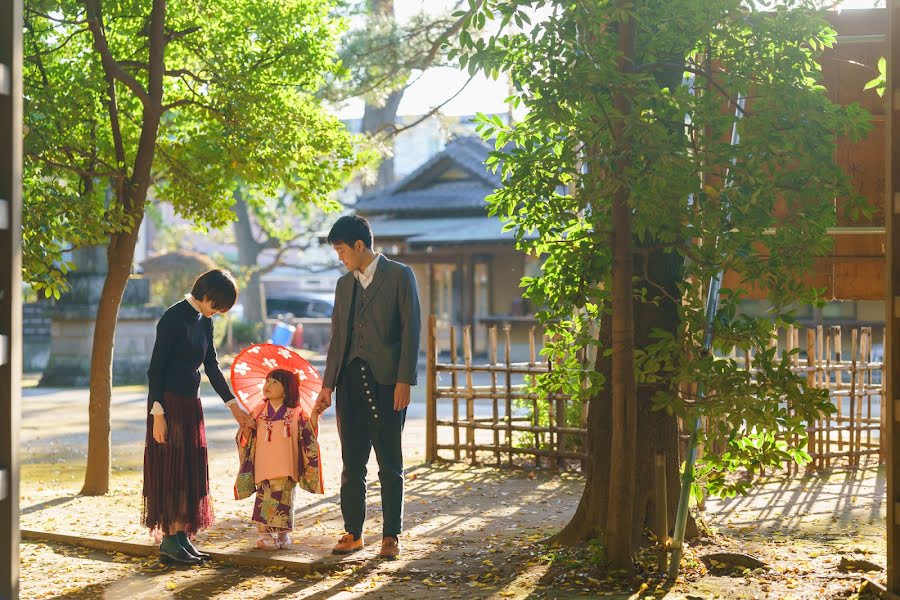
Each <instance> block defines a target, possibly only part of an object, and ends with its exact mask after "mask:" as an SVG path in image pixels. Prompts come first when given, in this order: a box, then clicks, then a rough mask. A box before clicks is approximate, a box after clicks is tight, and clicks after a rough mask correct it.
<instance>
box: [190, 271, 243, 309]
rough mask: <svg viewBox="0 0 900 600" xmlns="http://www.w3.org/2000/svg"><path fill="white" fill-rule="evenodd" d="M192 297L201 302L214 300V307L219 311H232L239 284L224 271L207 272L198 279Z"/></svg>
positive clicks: (192, 290)
mask: <svg viewBox="0 0 900 600" xmlns="http://www.w3.org/2000/svg"><path fill="white" fill-rule="evenodd" d="M191 295H192V296H193V297H194V298H196V299H197V300H200V301H201V302H202V301H203V300H204V299H209V300H212V307H213V308H215V309H218V310H224V311H227V310H230V309H231V307H232V306H234V303H235V302H236V301H237V297H238V287H237V282H236V281H235V280H234V276H233V275H232V274H231V273H229V272H228V271H226V270H224V269H213V270H212V271H207V272H206V273H204V274H203V275H201V276H200V277H198V278H197V281H195V282H194V287H193V288H191Z"/></svg>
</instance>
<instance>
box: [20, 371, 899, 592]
mask: <svg viewBox="0 0 900 600" xmlns="http://www.w3.org/2000/svg"><path fill="white" fill-rule="evenodd" d="M209 397H211V396H209ZM145 402H146V391H145V390H144V389H142V388H139V387H135V388H117V390H116V393H115V396H114V401H113V437H112V444H113V458H114V463H113V477H112V491H111V492H110V493H109V494H107V495H106V496H103V497H99V498H97V497H94V498H87V497H79V496H77V495H76V494H77V492H78V489H79V488H80V485H81V479H82V475H83V469H84V462H85V452H86V432H87V392H86V390H48V389H39V388H33V387H29V388H27V389H26V390H25V393H24V398H23V429H22V433H21V438H22V439H21V442H22V443H21V448H22V462H23V465H22V489H21V506H22V527H23V528H25V529H29V530H42V531H51V532H57V533H71V534H75V535H82V536H96V537H107V538H115V539H119V540H123V541H129V542H137V543H144V544H148V543H151V540H150V538H149V536H148V534H147V532H146V530H144V529H143V528H142V527H141V526H140V524H139V519H140V490H141V458H142V452H143V437H144V415H145V410H146V406H145ZM50 407H52V410H49V411H48V408H50ZM204 410H205V412H206V422H207V434H208V440H209V445H210V457H211V459H210V469H211V471H210V473H211V483H212V495H213V498H214V499H215V510H216V518H217V523H216V525H215V526H214V527H212V528H211V529H210V530H208V531H206V532H203V533H201V534H200V535H199V536H198V540H197V543H198V545H200V546H202V547H204V548H208V549H213V550H216V551H222V552H229V553H232V554H233V555H250V556H256V555H259V554H262V553H261V552H260V551H257V550H254V549H253V533H252V530H251V526H250V525H249V523H248V517H249V513H250V511H251V509H252V499H248V500H244V501H235V500H232V499H231V498H232V497H233V496H232V484H233V480H234V479H233V478H234V474H235V470H236V467H237V464H236V453H235V450H234V444H233V435H234V426H233V422H232V421H231V416H230V415H229V414H228V413H227V412H226V411H225V410H224V408H223V407H222V405H221V403H220V402H219V401H218V400H210V401H208V402H206V401H205V402H204ZM424 436H425V429H424V410H423V408H422V406H421V398H414V406H413V407H412V409H411V411H410V417H409V419H408V421H407V427H406V431H405V434H404V451H405V459H406V465H407V503H406V519H405V524H406V532H405V534H404V537H403V540H402V542H403V550H404V551H403V554H402V557H401V559H400V560H398V561H395V562H384V561H380V560H377V559H376V558H375V554H376V552H377V547H378V543H379V540H380V525H381V521H380V501H379V486H378V481H377V465H376V464H375V461H374V457H373V459H372V461H371V462H370V469H369V480H370V482H371V484H370V489H369V494H370V496H369V500H370V512H369V520H368V522H367V529H366V532H365V535H366V537H367V542H368V547H367V548H366V550H364V551H363V552H361V553H358V554H356V555H354V556H353V557H352V558H351V559H349V560H346V561H344V562H341V563H338V564H336V565H334V567H333V569H332V570H330V571H328V572H322V573H315V574H312V575H303V574H300V573H298V572H296V571H293V570H291V569H290V568H287V569H286V568H283V567H278V568H271V567H270V568H266V567H244V566H235V565H233V564H230V563H227V562H221V561H217V562H216V563H214V564H210V565H208V566H203V567H193V568H175V567H163V566H161V565H159V563H158V561H156V560H153V559H148V558H139V557H131V556H126V555H124V554H116V553H107V552H100V551H91V550H86V549H82V548H77V547H73V546H68V545H63V544H54V543H44V542H39V541H31V540H25V541H23V543H22V548H21V551H22V573H21V597H22V598H28V599H31V598H34V599H41V598H54V599H56V598H129V599H132V598H133V599H140V598H223V599H224V598H242V599H248V600H249V599H251V598H252V599H256V598H316V599H318V598H358V597H372V598H413V597H415V598H421V599H423V600H425V599H429V598H434V599H445V598H569V597H597V598H600V597H602V598H623V599H624V598H636V597H656V598H663V597H665V598H690V599H694V600H696V599H699V598H849V597H853V596H854V595H855V594H856V593H857V591H858V590H859V588H860V583H861V573H860V572H859V571H858V570H854V568H856V569H859V568H863V569H868V568H874V569H875V570H873V571H872V572H871V573H870V574H869V575H870V576H871V577H872V578H873V579H875V580H878V579H879V578H881V579H882V580H883V574H882V573H883V572H882V571H879V570H878V569H880V568H882V567H883V566H884V558H885V557H884V551H885V550H884V519H885V512H884V511H885V507H884V494H885V479H884V473H883V470H882V469H879V468H878V466H877V465H870V466H869V467H868V468H865V469H862V470H857V471H850V470H843V471H842V470H834V471H832V472H831V473H830V474H821V475H815V476H813V475H809V476H806V477H803V478H795V479H793V480H784V479H781V478H775V477H773V478H771V479H770V480H767V481H764V482H762V485H760V486H759V487H757V488H756V489H755V490H754V492H753V493H752V494H751V495H750V496H747V497H744V498H737V499H732V500H730V501H721V500H715V499H710V500H708V501H707V505H706V510H705V512H704V513H703V515H702V518H703V520H704V521H705V522H706V524H707V525H708V527H709V531H710V535H709V536H708V537H707V538H705V539H703V540H701V541H700V542H698V543H695V544H693V545H692V546H690V547H689V548H688V550H687V552H686V557H685V563H684V564H685V568H684V573H683V576H682V577H680V578H679V579H678V581H677V582H676V583H674V584H673V585H666V584H664V582H663V580H662V579H661V577H660V576H659V575H658V574H656V573H654V572H653V571H654V569H653V562H654V557H653V556H652V555H649V554H646V553H645V554H642V557H641V564H642V567H641V569H640V570H639V572H638V574H637V575H636V576H635V577H634V578H630V579H624V580H623V579H614V578H611V577H608V574H607V573H606V572H605V571H604V569H603V568H602V556H601V553H600V551H599V549H594V548H590V547H589V548H585V549H581V550H579V551H577V552H569V551H565V550H560V549H556V548H552V547H549V546H548V545H547V544H546V543H545V542H546V539H547V538H548V537H549V536H550V535H552V534H553V533H554V532H555V531H557V530H558V529H559V528H560V527H561V526H562V525H564V524H565V523H566V522H567V521H568V519H569V518H570V517H571V515H572V513H573V512H574V510H575V507H576V506H577V503H578V499H579V497H580V495H581V491H582V487H583V480H582V479H581V478H580V476H578V475H577V474H571V473H561V474H552V473H547V472H543V471H530V470H527V469H519V470H501V469H494V468H490V467H485V466H479V467H469V466H465V465H462V464H451V463H441V464H437V465H433V466H432V465H427V464H425V463H424V460H423V459H424V456H423V452H424ZM321 444H322V452H323V462H324V466H325V473H326V494H325V495H324V496H313V495H310V494H305V493H302V492H298V495H297V497H298V503H297V504H298V508H297V513H296V528H295V536H294V537H295V542H296V545H297V547H296V548H295V549H293V550H291V551H280V552H278V553H277V554H278V556H280V557H283V558H287V559H290V560H292V561H296V562H298V563H308V562H311V561H318V560H321V559H323V557H328V550H329V548H330V547H331V545H332V544H333V543H334V541H335V540H336V538H337V537H338V536H339V535H340V534H341V533H342V527H341V520H340V510H339V505H338V495H337V492H338V488H339V480H340V450H339V446H338V440H337V433H336V430H335V424H334V420H333V413H328V414H327V415H326V416H325V418H324V419H323V421H322V425H321ZM716 552H741V553H744V554H749V555H752V556H754V557H756V558H758V559H760V560H762V561H763V562H764V563H765V567H764V568H759V569H744V568H743V567H737V568H733V567H727V566H725V565H724V564H722V563H720V562H710V561H708V560H707V561H706V562H704V561H703V557H705V556H708V555H709V554H712V553H716ZM842 559H843V560H844V561H845V563H846V561H847V560H848V559H849V560H864V561H868V562H869V563H872V564H871V565H868V564H867V563H865V562H857V563H851V564H850V565H849V566H850V567H851V569H849V570H848V569H846V568H844V569H841V568H840V567H841V561H842ZM844 566H845V567H846V566H847V565H846V564H845V565H844Z"/></svg>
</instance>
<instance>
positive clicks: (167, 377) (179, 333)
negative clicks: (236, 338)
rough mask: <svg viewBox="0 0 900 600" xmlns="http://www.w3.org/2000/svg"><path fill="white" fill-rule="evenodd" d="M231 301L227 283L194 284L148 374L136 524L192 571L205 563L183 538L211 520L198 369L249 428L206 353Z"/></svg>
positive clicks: (164, 325) (232, 287) (233, 292)
mask: <svg viewBox="0 0 900 600" xmlns="http://www.w3.org/2000/svg"><path fill="white" fill-rule="evenodd" d="M236 299H237V285H236V284H235V281H234V278H233V277H232V276H231V274H230V273H229V272H228V271H222V270H219V269H214V270H212V271H209V272H207V273H204V274H203V275H201V276H200V277H198V278H197V281H195V282H194V287H193V288H192V289H191V293H190V294H185V299H184V300H182V301H181V302H179V303H177V304H175V305H173V306H171V307H170V308H169V309H168V310H166V312H165V313H164V314H163V316H162V318H161V319H160V320H159V324H158V325H157V326H156V342H155V344H154V346H153V355H152V356H151V358H150V368H149V369H148V370H147V376H148V378H149V387H150V393H149V395H148V406H147V409H148V413H149V414H148V415H147V438H146V442H145V445H144V489H143V496H144V502H143V522H144V525H146V526H147V527H149V528H150V529H151V530H152V531H153V532H155V533H156V532H162V533H163V534H165V535H164V537H163V540H162V544H161V545H160V546H159V557H160V560H162V561H164V562H174V563H178V564H188V565H192V564H199V563H200V561H201V560H206V559H208V558H209V555H208V554H206V553H204V552H200V551H199V550H197V549H196V548H195V547H194V546H193V544H191V542H190V539H189V537H190V536H192V535H193V534H194V533H196V532H197V531H199V530H201V529H203V528H205V527H208V526H209V525H211V524H212V521H213V510H212V499H211V498H210V497H209V468H208V465H207V456H206V431H205V429H204V425H203V409H202V407H201V406H200V395H199V391H198V390H199V387H200V373H199V371H198V369H199V367H200V365H203V368H204V369H205V371H206V376H207V378H208V379H209V381H210V383H211V384H212V386H213V388H214V389H215V390H216V393H218V394H219V396H221V398H222V400H223V401H224V402H225V404H226V406H228V407H229V408H230V409H231V413H232V415H234V418H235V420H236V421H237V422H238V423H239V424H241V425H250V424H252V422H253V420H252V419H251V417H250V415H248V414H247V413H246V412H244V411H243V410H242V409H241V407H240V406H239V405H238V404H237V402H236V401H235V400H234V396H233V394H232V393H231V390H230V389H229V388H228V383H227V382H226V381H225V377H223V376H222V372H221V371H220V370H219V362H218V360H217V359H216V349H215V347H214V346H213V326H212V319H211V317H212V316H213V315H215V314H220V313H224V312H226V311H227V310H228V309H230V308H231V307H232V306H233V305H234V302H235V300H236Z"/></svg>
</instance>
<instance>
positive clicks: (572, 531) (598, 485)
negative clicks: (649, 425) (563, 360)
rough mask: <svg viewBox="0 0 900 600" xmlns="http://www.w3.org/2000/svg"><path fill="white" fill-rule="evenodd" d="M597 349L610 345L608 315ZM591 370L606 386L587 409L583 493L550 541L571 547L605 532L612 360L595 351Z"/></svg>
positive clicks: (607, 498) (610, 324)
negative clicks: (598, 374)
mask: <svg viewBox="0 0 900 600" xmlns="http://www.w3.org/2000/svg"><path fill="white" fill-rule="evenodd" d="M598 338H599V341H600V348H601V349H603V348H609V347H610V345H611V342H612V323H611V321H610V319H609V317H608V316H605V317H603V319H602V320H601V322H600V333H599V335H598ZM594 370H595V371H597V372H598V373H603V375H604V377H605V378H606V381H607V384H606V385H604V386H603V389H601V390H600V391H599V392H598V393H597V394H596V395H595V396H594V397H592V398H591V401H590V405H589V406H588V423H587V444H586V445H587V448H586V450H587V456H588V458H587V464H586V465H585V482H584V492H583V493H582V494H581V501H580V502H579V503H578V508H577V509H576V510H575V515H574V516H573V517H572V520H570V521H569V523H568V524H567V525H566V526H565V527H564V528H563V529H562V531H560V532H559V533H557V534H556V535H555V536H554V537H553V539H552V540H551V541H553V542H555V543H558V544H563V545H574V544H579V543H582V542H586V541H588V540H590V539H594V538H597V537H600V536H601V535H602V534H603V533H604V532H605V531H606V514H607V508H608V506H609V463H610V461H609V457H610V440H611V439H612V414H611V411H612V393H611V389H610V385H609V382H611V381H612V378H611V372H612V358H611V357H610V356H608V355H607V354H606V353H605V352H603V351H602V350H601V351H599V352H597V357H596V359H595V360H594Z"/></svg>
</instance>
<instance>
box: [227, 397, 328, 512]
mask: <svg viewBox="0 0 900 600" xmlns="http://www.w3.org/2000/svg"><path fill="white" fill-rule="evenodd" d="M298 430H299V435H298V436H297V437H298V440H297V441H298V443H299V445H300V448H299V449H300V452H298V456H299V457H300V461H301V463H300V465H298V467H299V468H298V472H299V473H300V480H299V481H297V482H294V481H293V480H292V479H291V478H290V477H278V478H275V479H271V480H269V479H267V480H265V481H262V482H260V483H259V485H257V484H256V475H255V457H256V444H257V439H256V438H257V436H256V431H255V430H253V431H251V432H250V439H249V440H245V439H243V438H242V436H241V433H240V432H238V435H237V439H236V442H237V449H238V458H239V460H240V468H239V470H238V475H237V479H236V480H235V483H234V497H235V499H236V500H243V499H244V498H249V497H250V496H251V495H253V494H254V493H255V494H256V503H255V505H254V509H253V521H255V522H258V523H262V524H263V525H266V526H268V527H271V528H273V529H275V530H289V529H292V528H293V526H294V486H295V484H296V485H299V486H300V488H301V489H304V490H306V491H307V492H309V493H311V494H324V493H325V488H324V484H323V479H322V465H321V459H320V455H319V442H318V440H317V439H316V432H315V431H314V430H313V428H312V423H310V421H309V419H308V418H307V417H306V415H303V414H302V413H301V416H300V421H299V423H298ZM242 442H243V443H242Z"/></svg>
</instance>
